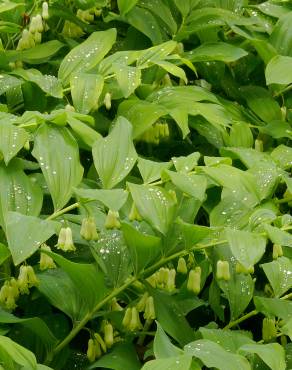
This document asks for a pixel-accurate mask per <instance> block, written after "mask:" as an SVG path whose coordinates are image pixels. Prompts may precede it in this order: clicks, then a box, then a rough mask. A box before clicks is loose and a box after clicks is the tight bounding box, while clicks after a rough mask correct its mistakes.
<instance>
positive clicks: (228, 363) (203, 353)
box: [184, 339, 251, 370]
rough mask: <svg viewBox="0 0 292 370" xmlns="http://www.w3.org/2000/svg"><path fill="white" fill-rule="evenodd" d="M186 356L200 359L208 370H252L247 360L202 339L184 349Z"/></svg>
mask: <svg viewBox="0 0 292 370" xmlns="http://www.w3.org/2000/svg"><path fill="white" fill-rule="evenodd" d="M184 351H185V353H186V354H188V355H191V356H194V357H195V358H199V359H200V360H201V361H202V362H203V363H204V365H206V366H207V367H208V368H212V367H214V368H216V369H218V370H234V369H235V368H236V369H238V370H251V366H250V364H249V362H248V361H247V359H246V358H244V357H243V356H241V355H238V354H233V353H230V352H228V351H227V350H225V349H224V348H223V347H221V346H220V345H219V344H217V343H215V342H212V341H210V340H208V339H200V340H196V341H195V342H192V343H190V344H188V345H186V346H185V347H184Z"/></svg>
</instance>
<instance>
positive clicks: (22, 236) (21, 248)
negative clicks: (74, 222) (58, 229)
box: [6, 212, 55, 265]
mask: <svg viewBox="0 0 292 370" xmlns="http://www.w3.org/2000/svg"><path fill="white" fill-rule="evenodd" d="M54 234H55V223H54V222H52V221H46V220H41V219H40V218H37V217H33V216H26V215H22V214H20V213H17V212H8V214H7V219H6V236H7V240H8V246H9V249H10V252H11V255H12V259H13V262H14V264H15V265H19V264H20V263H21V262H23V261H25V260H26V259H27V258H29V257H30V256H31V255H32V254H33V253H34V252H35V251H36V250H37V249H38V248H39V247H40V245H41V244H42V243H44V242H45V241H47V240H48V239H49V238H50V237H51V236H52V235H54Z"/></svg>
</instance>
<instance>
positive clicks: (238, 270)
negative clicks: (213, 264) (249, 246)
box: [235, 262, 254, 275]
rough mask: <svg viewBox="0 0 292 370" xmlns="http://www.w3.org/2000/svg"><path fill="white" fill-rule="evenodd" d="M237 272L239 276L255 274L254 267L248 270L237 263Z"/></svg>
mask: <svg viewBox="0 0 292 370" xmlns="http://www.w3.org/2000/svg"><path fill="white" fill-rule="evenodd" d="M235 272H236V273H237V274H245V275H248V274H253V273H254V267H253V266H250V267H249V268H246V267H245V266H243V265H242V264H241V263H240V262H237V263H236V266H235Z"/></svg>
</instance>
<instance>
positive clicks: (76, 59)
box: [58, 28, 116, 86]
mask: <svg viewBox="0 0 292 370" xmlns="http://www.w3.org/2000/svg"><path fill="white" fill-rule="evenodd" d="M115 39H116V30H115V29H114V28H112V29H109V30H106V31H98V32H93V33H92V34H91V35H90V36H89V37H88V38H87V39H86V40H85V41H83V42H82V43H81V44H80V45H78V46H76V47H75V48H74V49H72V50H71V51H70V52H69V53H68V54H67V55H66V56H65V58H64V59H63V60H62V62H61V64H60V68H59V73H58V77H59V79H60V80H62V82H63V85H64V86H67V85H68V84H69V81H70V78H71V76H72V75H76V74H77V73H78V72H88V71H90V70H91V69H92V68H94V67H95V66H96V65H97V64H98V63H99V62H100V61H101V60H102V59H103V58H104V57H105V55H106V54H107V53H108V52H109V51H110V49H111V48H112V46H113V44H114V42H115Z"/></svg>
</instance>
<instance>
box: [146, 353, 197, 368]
mask: <svg viewBox="0 0 292 370" xmlns="http://www.w3.org/2000/svg"><path fill="white" fill-rule="evenodd" d="M191 365H192V357H191V356H188V355H181V356H177V357H171V358H162V359H158V360H151V361H148V362H146V364H145V365H144V366H143V367H142V369H141V370H190V369H193V367H191ZM195 369H197V368H195ZM198 369H199V368H198Z"/></svg>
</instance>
